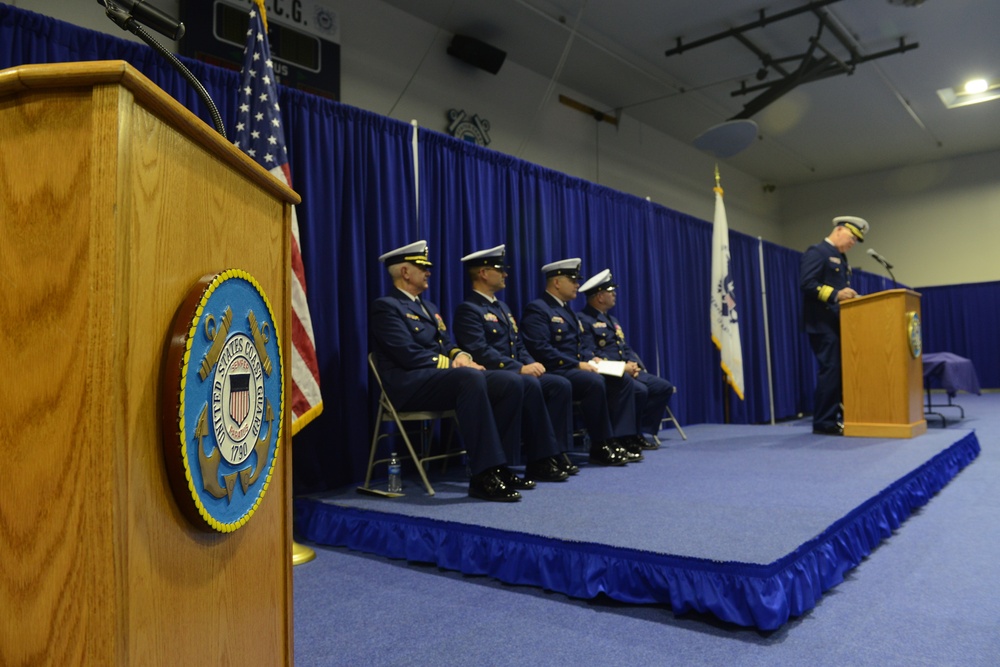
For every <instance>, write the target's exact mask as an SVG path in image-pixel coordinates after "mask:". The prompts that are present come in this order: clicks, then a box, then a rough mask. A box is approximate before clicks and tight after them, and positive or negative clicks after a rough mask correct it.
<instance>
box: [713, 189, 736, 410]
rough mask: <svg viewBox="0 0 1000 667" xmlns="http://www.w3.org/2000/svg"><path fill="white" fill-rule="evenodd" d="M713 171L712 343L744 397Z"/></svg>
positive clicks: (725, 231) (724, 223)
mask: <svg viewBox="0 0 1000 667" xmlns="http://www.w3.org/2000/svg"><path fill="white" fill-rule="evenodd" d="M718 183H719V176H718V172H716V186H715V188H714V190H715V222H714V223H713V224H712V308H711V315H712V342H713V343H715V346H716V347H717V348H718V349H719V352H720V353H721V355H722V371H723V372H724V373H725V374H726V381H727V382H728V383H729V385H730V386H731V387H732V388H733V391H735V392H736V395H737V396H739V397H740V400H741V401H742V400H743V348H742V347H741V346H740V322H739V317H738V311H737V309H736V294H735V290H734V287H735V283H734V281H733V275H732V272H731V267H730V258H729V222H728V220H727V219H726V206H725V204H724V203H723V201H722V187H721V186H720V185H719V184H718Z"/></svg>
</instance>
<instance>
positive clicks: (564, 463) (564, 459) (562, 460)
mask: <svg viewBox="0 0 1000 667" xmlns="http://www.w3.org/2000/svg"><path fill="white" fill-rule="evenodd" d="M556 463H558V464H559V467H560V468H562V469H563V470H565V471H566V474H567V475H575V474H576V473H578V472H580V466H578V465H576V464H575V463H573V462H572V461H570V459H569V454H567V453H566V452H563V453H562V454H560V455H559V456H557V457H556Z"/></svg>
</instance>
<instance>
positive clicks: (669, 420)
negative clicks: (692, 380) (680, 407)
mask: <svg viewBox="0 0 1000 667" xmlns="http://www.w3.org/2000/svg"><path fill="white" fill-rule="evenodd" d="M676 393H677V387H674V390H673V392H672V393H671V394H670V395H671V396H673V395H674V394H676ZM665 409H666V411H667V414H666V415H664V417H663V419H661V420H660V430H661V431H662V430H663V429H664V428H665V427H666V425H667V424H673V425H674V428H676V429H677V432H678V433H680V434H681V438H682V439H684V440H687V439H688V437H687V435H685V433H684V429H682V428H681V425H680V424H679V423H677V417H674V413H673V410H671V409H670V406H669V405H667V406H665ZM653 437H654V438H655V439H656V444H658V445H659V444H660V435H659V434H658V433H657V434H654V435H653Z"/></svg>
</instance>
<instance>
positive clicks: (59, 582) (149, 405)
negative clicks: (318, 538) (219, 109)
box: [0, 62, 298, 667]
mask: <svg viewBox="0 0 1000 667" xmlns="http://www.w3.org/2000/svg"><path fill="white" fill-rule="evenodd" d="M0 147H2V148H0V258H2V260H0V261H2V265H3V269H2V275H3V279H2V282H3V285H2V293H3V296H2V297H0V299H2V301H0V302H2V304H3V305H2V308H0V319H2V324H0V349H2V353H0V358H2V359H3V360H4V364H3V374H4V377H3V382H2V383H0V409H2V410H3V416H2V417H0V452H2V455H3V462H2V464H0V468H2V470H3V475H2V478H3V482H2V483H0V609H2V613H0V664H3V665H24V664H31V665H43V664H44V665H134V666H140V665H141V666H143V667H146V666H158V665H162V666H165V667H166V666H170V667H174V666H176V665H238V664H254V665H288V666H290V665H292V636H293V635H292V577H291V568H292V562H291V545H292V530H291V472H290V464H291V451H290V444H291V439H290V437H289V436H288V433H289V428H288V427H289V425H290V423H291V422H290V415H289V411H288V407H287V405H288V402H287V401H285V406H286V407H285V411H284V424H285V428H284V429H283V432H284V433H285V435H284V436H283V438H282V441H281V442H279V448H278V450H277V457H278V458H277V461H276V462H275V466H274V473H273V475H272V477H271V481H270V487H269V488H268V490H267V492H266V493H265V495H264V496H263V499H262V501H261V504H260V506H259V507H258V508H257V510H256V512H255V513H254V514H253V516H252V517H251V519H250V521H249V522H248V523H247V524H246V525H245V526H243V527H242V528H240V529H239V530H236V531H235V532H232V533H228V534H223V533H218V532H212V531H211V530H205V529H204V528H199V527H197V526H195V525H194V524H193V523H192V522H190V521H188V520H187V519H186V518H185V517H184V516H183V515H182V514H181V512H180V510H179V509H178V505H177V502H176V500H175V498H174V496H173V495H172V493H171V489H170V487H169V484H168V480H167V473H166V470H165V464H164V454H163V449H162V441H161V436H160V400H161V397H162V395H163V392H164V386H163V368H162V367H163V363H164V362H163V359H164V354H165V350H166V345H167V339H168V335H169V332H170V329H171V321H172V319H173V317H174V314H175V312H176V311H177V310H178V307H179V306H180V304H181V302H182V300H183V299H184V297H185V295H186V294H187V293H188V291H189V290H190V289H191V288H192V286H193V285H194V284H195V283H196V282H197V280H198V279H199V278H200V277H201V276H203V275H205V274H210V273H215V272H218V271H221V270H224V269H228V268H234V267H235V268H240V269H243V270H245V271H246V272H248V273H249V274H251V275H252V276H253V277H254V278H256V279H257V281H258V282H259V283H260V286H261V287H262V289H263V290H264V291H265V293H266V294H267V295H268V297H269V298H270V300H271V304H272V307H273V312H274V317H275V320H274V321H275V322H276V323H277V324H278V325H279V327H280V328H279V335H280V340H281V344H282V347H283V355H282V357H283V362H284V369H285V375H284V377H285V378H286V380H285V382H286V383H290V371H289V370H288V359H289V358H290V355H289V343H290V333H291V326H290V311H289V303H290V299H289V282H288V280H289V273H290V272H289V257H290V232H289V224H290V204H293V203H296V202H298V196H297V195H296V194H295V193H294V192H293V191H292V190H290V189H288V188H287V187H285V185H284V184H282V183H279V182H278V181H277V180H276V179H274V178H273V177H272V176H271V175H270V174H268V173H267V172H266V171H265V170H263V169H261V168H260V167H258V166H257V165H256V164H255V163H254V162H253V161H252V160H251V159H250V158H248V157H246V156H245V155H243V153H241V152H240V151H238V150H237V149H236V148H234V147H233V146H232V145H231V144H230V143H229V142H228V141H226V140H224V139H223V138H222V137H221V136H219V135H218V134H217V133H216V132H215V131H213V130H212V129H211V128H210V127H208V126H207V125H205V124H204V123H203V122H202V121H201V120H199V119H198V118H197V117H196V116H195V115H194V114H192V113H190V112H189V111H188V110H187V109H185V108H183V107H182V106H181V105H180V104H178V103H177V102H176V101H174V100H173V99H171V98H170V97H169V96H167V95H166V94H165V93H164V92H163V91H161V90H160V89H159V88H157V87H156V86H154V85H153V84H152V82H150V81H149V80H148V79H146V78H145V77H143V76H142V75H141V74H139V73H138V72H137V71H136V70H135V69H133V68H132V67H130V66H129V65H127V64H126V63H124V62H87V63H67V64H59V65H29V66H23V67H19V68H15V69H9V70H5V71H3V72H0Z"/></svg>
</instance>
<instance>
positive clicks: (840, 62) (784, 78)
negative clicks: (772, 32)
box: [665, 0, 920, 120]
mask: <svg viewBox="0 0 1000 667" xmlns="http://www.w3.org/2000/svg"><path fill="white" fill-rule="evenodd" d="M839 1H840V0H813V1H812V2H809V3H807V4H805V5H803V6H801V7H797V8H795V9H790V10H788V11H784V12H780V13H778V14H774V15H772V16H768V15H767V14H766V12H765V11H764V10H763V9H762V10H760V13H759V15H758V18H757V20H755V21H751V22H750V23H747V24H745V25H742V26H739V27H738V28H730V29H729V30H724V31H722V32H720V33H717V34H715V35H711V36H709V37H704V38H702V39H699V40H696V41H694V42H691V43H688V44H685V43H684V42H683V40H682V39H681V38H680V37H678V38H677V46H675V47H674V48H672V49H669V50H667V51H666V53H665V55H666V56H668V57H669V56H672V55H676V54H679V53H683V52H685V51H688V50H690V49H694V48H698V47H699V46H704V45H706V44H711V43H713V42H718V41H720V40H723V39H727V38H732V39H735V40H736V41H738V42H739V43H740V44H742V45H743V46H745V47H746V48H747V49H748V50H750V51H751V52H752V53H753V54H754V55H755V56H757V58H758V59H759V60H760V64H761V67H760V69H759V70H758V71H757V80H758V81H761V82H762V83H758V84H754V85H747V82H746V81H743V82H742V83H741V85H740V87H739V89H738V90H735V91H733V92H732V93H731V95H732V96H733V97H736V96H737V95H747V94H749V93H753V92H756V91H758V90H763V91H764V92H763V93H761V94H760V95H758V96H757V97H755V98H753V99H752V100H750V101H749V102H748V103H747V104H746V105H745V106H744V107H743V110H742V111H741V112H740V113H738V114H736V115H735V116H733V117H732V118H731V119H730V120H739V119H747V118H750V117H751V116H753V115H754V114H756V113H758V112H760V111H761V110H763V109H764V108H765V107H767V106H768V105H769V104H772V103H773V102H775V101H776V100H777V99H778V98H780V97H781V96H783V95H785V94H787V93H789V92H791V91H792V90H794V89H795V88H797V87H798V86H801V85H802V84H804V83H811V82H813V81H819V80H821V79H826V78H829V77H831V76H838V75H840V74H847V75H850V74H853V73H854V70H855V69H856V68H857V66H858V65H860V64H861V63H866V62H869V61H872V60H878V59H879V58H885V57H886V56H891V55H895V54H897V53H905V52H906V51H910V50H913V49H915V48H917V47H918V46H920V44H918V43H915V42H914V43H910V44H907V43H906V38H905V37H901V38H900V39H899V45H898V46H896V47H894V48H891V49H886V50H884V51H879V52H877V53H870V54H862V53H860V52H859V51H858V49H857V47H856V45H855V42H854V40H853V39H851V38H850V36H848V35H847V34H845V33H844V31H843V30H841V29H840V28H839V26H838V25H837V24H836V23H835V22H833V21H832V20H831V18H830V14H829V13H828V12H827V11H826V10H825V9H824V7H826V5H831V4H833V3H835V2H839ZM807 12H812V13H813V14H814V15H815V16H816V18H817V20H818V21H819V23H818V25H817V26H816V33H815V34H814V35H813V36H812V37H810V38H809V47H808V48H807V49H806V50H805V51H804V52H803V53H799V54H796V55H792V56H783V57H781V58H775V57H773V56H772V55H771V54H770V53H768V52H766V51H764V50H763V49H761V48H760V47H759V46H757V45H756V44H754V43H753V42H752V41H751V40H750V38H749V37H747V36H746V35H745V34H744V33H746V32H747V31H750V30H756V29H758V28H763V27H764V26H766V25H768V24H771V23H777V22H779V21H784V20H785V19H789V18H791V17H793V16H798V15H799V14H805V13H807ZM824 32H829V34H830V35H832V36H833V38H834V39H835V40H836V41H837V42H839V44H840V46H841V47H843V49H846V51H847V57H839V56H837V55H836V54H835V53H834V52H833V51H832V50H831V49H830V48H828V47H827V46H826V45H824V44H823V43H822V41H821V39H822V37H823V35H824ZM790 63H798V65H797V66H796V67H795V68H794V69H792V68H791V67H787V68H786V67H785V65H786V64H790ZM771 71H774V72H777V73H778V74H779V75H780V76H781V78H779V79H776V80H774V81H766V82H765V81H764V79H766V78H767V77H768V76H769V74H770V72H771Z"/></svg>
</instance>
